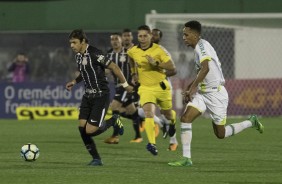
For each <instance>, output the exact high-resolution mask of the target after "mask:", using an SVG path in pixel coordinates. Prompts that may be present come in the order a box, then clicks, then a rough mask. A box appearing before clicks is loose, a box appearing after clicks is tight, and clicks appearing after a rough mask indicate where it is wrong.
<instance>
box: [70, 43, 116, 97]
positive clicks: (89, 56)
mask: <svg viewBox="0 0 282 184" xmlns="http://www.w3.org/2000/svg"><path fill="white" fill-rule="evenodd" d="M75 60H76V63H77V66H78V70H79V71H80V75H81V77H82V79H83V81H84V85H85V92H86V93H87V91H91V93H98V92H99V93H102V92H106V93H108V92H109V88H108V81H107V79H106V76H105V68H106V67H107V66H108V65H109V64H110V63H111V60H109V59H108V58H107V57H105V55H104V54H103V53H102V51H101V50H99V49H97V48H96V47H93V46H90V45H88V47H87V48H86V51H85V53H83V54H81V53H77V54H76V55H75Z"/></svg>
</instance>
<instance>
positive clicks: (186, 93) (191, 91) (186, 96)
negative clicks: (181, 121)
mask: <svg viewBox="0 0 282 184" xmlns="http://www.w3.org/2000/svg"><path fill="white" fill-rule="evenodd" d="M195 92H196V89H191V88H190V89H189V90H188V91H184V92H182V95H183V103H184V104H186V103H188V102H190V101H192V98H193V95H194V94H195Z"/></svg>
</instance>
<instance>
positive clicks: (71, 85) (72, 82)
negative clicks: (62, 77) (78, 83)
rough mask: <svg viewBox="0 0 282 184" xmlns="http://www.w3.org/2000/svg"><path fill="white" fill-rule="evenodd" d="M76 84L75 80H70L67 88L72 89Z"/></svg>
mask: <svg viewBox="0 0 282 184" xmlns="http://www.w3.org/2000/svg"><path fill="white" fill-rule="evenodd" d="M74 85H75V82H74V81H71V82H68V83H67V84H66V89H67V90H68V91H71V89H72V87H73V86H74Z"/></svg>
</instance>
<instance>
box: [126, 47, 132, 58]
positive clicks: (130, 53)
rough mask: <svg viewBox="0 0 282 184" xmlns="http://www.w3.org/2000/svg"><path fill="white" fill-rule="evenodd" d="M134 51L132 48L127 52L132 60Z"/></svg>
mask: <svg viewBox="0 0 282 184" xmlns="http://www.w3.org/2000/svg"><path fill="white" fill-rule="evenodd" d="M132 49H133V48H130V49H128V50H127V55H128V56H129V57H130V58H133V54H132Z"/></svg>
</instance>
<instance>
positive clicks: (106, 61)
mask: <svg viewBox="0 0 282 184" xmlns="http://www.w3.org/2000/svg"><path fill="white" fill-rule="evenodd" d="M97 62H99V63H100V64H102V65H103V66H105V67H108V66H109V65H110V64H111V62H112V61H111V60H110V58H109V56H108V55H106V56H105V55H104V54H102V53H99V54H98V55H97Z"/></svg>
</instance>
